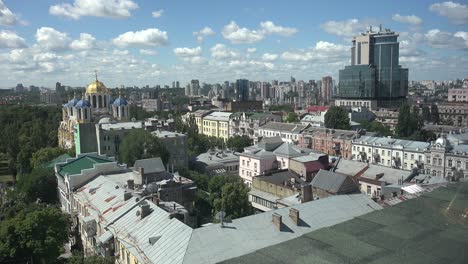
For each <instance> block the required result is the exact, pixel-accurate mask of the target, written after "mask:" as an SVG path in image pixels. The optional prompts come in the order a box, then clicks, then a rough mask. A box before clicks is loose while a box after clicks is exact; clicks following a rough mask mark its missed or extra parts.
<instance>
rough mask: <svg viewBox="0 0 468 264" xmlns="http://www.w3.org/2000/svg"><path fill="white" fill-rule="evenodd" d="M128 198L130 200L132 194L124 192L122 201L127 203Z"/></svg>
mask: <svg viewBox="0 0 468 264" xmlns="http://www.w3.org/2000/svg"><path fill="white" fill-rule="evenodd" d="M130 198H132V193H129V192H124V201H128V200H129V199H130Z"/></svg>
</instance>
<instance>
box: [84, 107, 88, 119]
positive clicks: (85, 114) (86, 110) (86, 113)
mask: <svg viewBox="0 0 468 264" xmlns="http://www.w3.org/2000/svg"><path fill="white" fill-rule="evenodd" d="M83 111H84V119H88V109H83Z"/></svg>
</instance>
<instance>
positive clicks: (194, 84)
mask: <svg viewBox="0 0 468 264" xmlns="http://www.w3.org/2000/svg"><path fill="white" fill-rule="evenodd" d="M199 89H200V82H199V81H198V80H192V81H190V95H191V96H198V90H199Z"/></svg>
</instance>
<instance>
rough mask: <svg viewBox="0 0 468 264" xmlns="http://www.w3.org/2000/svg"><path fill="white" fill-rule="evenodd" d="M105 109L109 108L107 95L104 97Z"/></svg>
mask: <svg viewBox="0 0 468 264" xmlns="http://www.w3.org/2000/svg"><path fill="white" fill-rule="evenodd" d="M104 107H107V95H104Z"/></svg>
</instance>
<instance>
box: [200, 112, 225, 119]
mask: <svg viewBox="0 0 468 264" xmlns="http://www.w3.org/2000/svg"><path fill="white" fill-rule="evenodd" d="M231 115H232V113H230V112H213V113H211V114H209V115H207V116H205V118H204V119H207V120H215V121H229V117H230V116H231Z"/></svg>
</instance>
